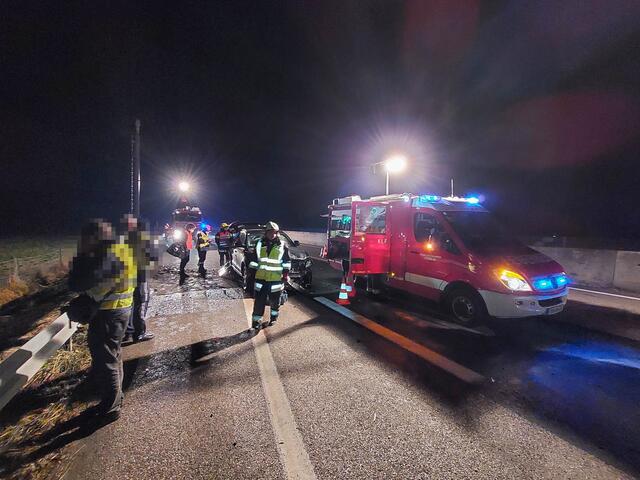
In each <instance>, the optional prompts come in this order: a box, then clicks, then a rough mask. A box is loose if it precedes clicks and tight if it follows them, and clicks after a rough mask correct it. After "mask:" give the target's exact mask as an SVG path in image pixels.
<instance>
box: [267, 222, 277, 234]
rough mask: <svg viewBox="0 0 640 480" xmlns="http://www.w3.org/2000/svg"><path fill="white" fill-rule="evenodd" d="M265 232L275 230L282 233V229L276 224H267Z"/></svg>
mask: <svg viewBox="0 0 640 480" xmlns="http://www.w3.org/2000/svg"><path fill="white" fill-rule="evenodd" d="M265 230H266V231H267V232H268V231H269V230H275V231H276V232H279V231H280V227H279V226H278V224H277V223H276V222H267V225H266V227H265Z"/></svg>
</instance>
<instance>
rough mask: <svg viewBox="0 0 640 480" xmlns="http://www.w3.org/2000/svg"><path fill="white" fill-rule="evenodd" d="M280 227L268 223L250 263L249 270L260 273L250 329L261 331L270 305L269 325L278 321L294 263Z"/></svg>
mask: <svg viewBox="0 0 640 480" xmlns="http://www.w3.org/2000/svg"><path fill="white" fill-rule="evenodd" d="M279 231H280V227H278V224H277V223H275V222H267V225H266V229H265V234H264V236H263V237H262V238H261V239H260V240H258V243H257V244H256V250H255V257H254V258H252V259H251V261H250V262H249V268H253V269H255V270H257V272H256V280H255V283H254V289H255V300H254V303H253V316H252V317H251V328H253V329H256V330H258V329H260V328H262V317H263V316H264V310H265V307H266V304H267V301H268V302H269V305H270V307H271V312H270V319H269V323H268V325H273V324H274V323H275V322H276V320H278V315H279V313H280V296H281V294H282V291H283V290H284V286H285V283H286V282H287V280H288V278H289V270H290V269H291V260H290V259H289V249H288V248H287V246H286V245H285V243H284V242H282V241H281V240H280V237H279V236H278V233H279Z"/></svg>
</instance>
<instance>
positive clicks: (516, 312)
mask: <svg viewBox="0 0 640 480" xmlns="http://www.w3.org/2000/svg"><path fill="white" fill-rule="evenodd" d="M480 295H481V296H482V298H483V299H484V303H485V304H486V305H487V312H488V313H489V315H491V316H492V317H497V318H522V317H533V316H536V315H555V314H556V313H560V312H561V311H562V310H563V309H564V306H565V305H566V303H567V289H566V288H565V289H564V290H562V291H561V292H557V293H554V294H551V295H520V296H518V295H512V294H509V293H498V292H491V291H489V290H480Z"/></svg>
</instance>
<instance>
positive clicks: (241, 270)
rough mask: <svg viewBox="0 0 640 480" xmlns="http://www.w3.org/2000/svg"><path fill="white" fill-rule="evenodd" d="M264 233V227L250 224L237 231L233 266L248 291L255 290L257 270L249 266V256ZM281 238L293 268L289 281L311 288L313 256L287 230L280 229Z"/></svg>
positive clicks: (232, 260) (233, 249)
mask: <svg viewBox="0 0 640 480" xmlns="http://www.w3.org/2000/svg"><path fill="white" fill-rule="evenodd" d="M263 235H264V228H256V227H253V226H249V227H248V228H243V229H241V230H239V231H238V232H237V236H235V239H234V244H233V248H232V250H231V268H232V269H233V271H234V272H235V273H236V274H237V275H238V276H240V278H241V279H242V287H243V288H244V290H245V291H247V292H253V282H254V279H255V270H252V269H250V268H249V261H250V260H249V256H250V255H252V254H254V253H255V247H256V244H257V243H258V240H260V238H262V236H263ZM280 240H281V241H282V242H284V243H285V244H286V246H287V248H288V249H289V257H290V258H291V270H290V271H289V283H290V284H291V282H295V283H297V284H298V285H299V286H301V287H302V288H304V289H310V288H311V282H312V280H313V274H312V272H311V266H312V262H311V257H310V256H309V254H308V253H307V252H306V251H305V250H304V249H303V248H301V247H300V242H298V241H297V240H292V239H291V237H289V235H287V234H286V232H283V231H280Z"/></svg>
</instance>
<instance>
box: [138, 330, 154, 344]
mask: <svg viewBox="0 0 640 480" xmlns="http://www.w3.org/2000/svg"><path fill="white" fill-rule="evenodd" d="M153 337H155V335H154V334H153V333H151V332H144V333H143V334H142V335H138V338H136V343H138V342H146V341H147V340H151V339H152V338H153Z"/></svg>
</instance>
